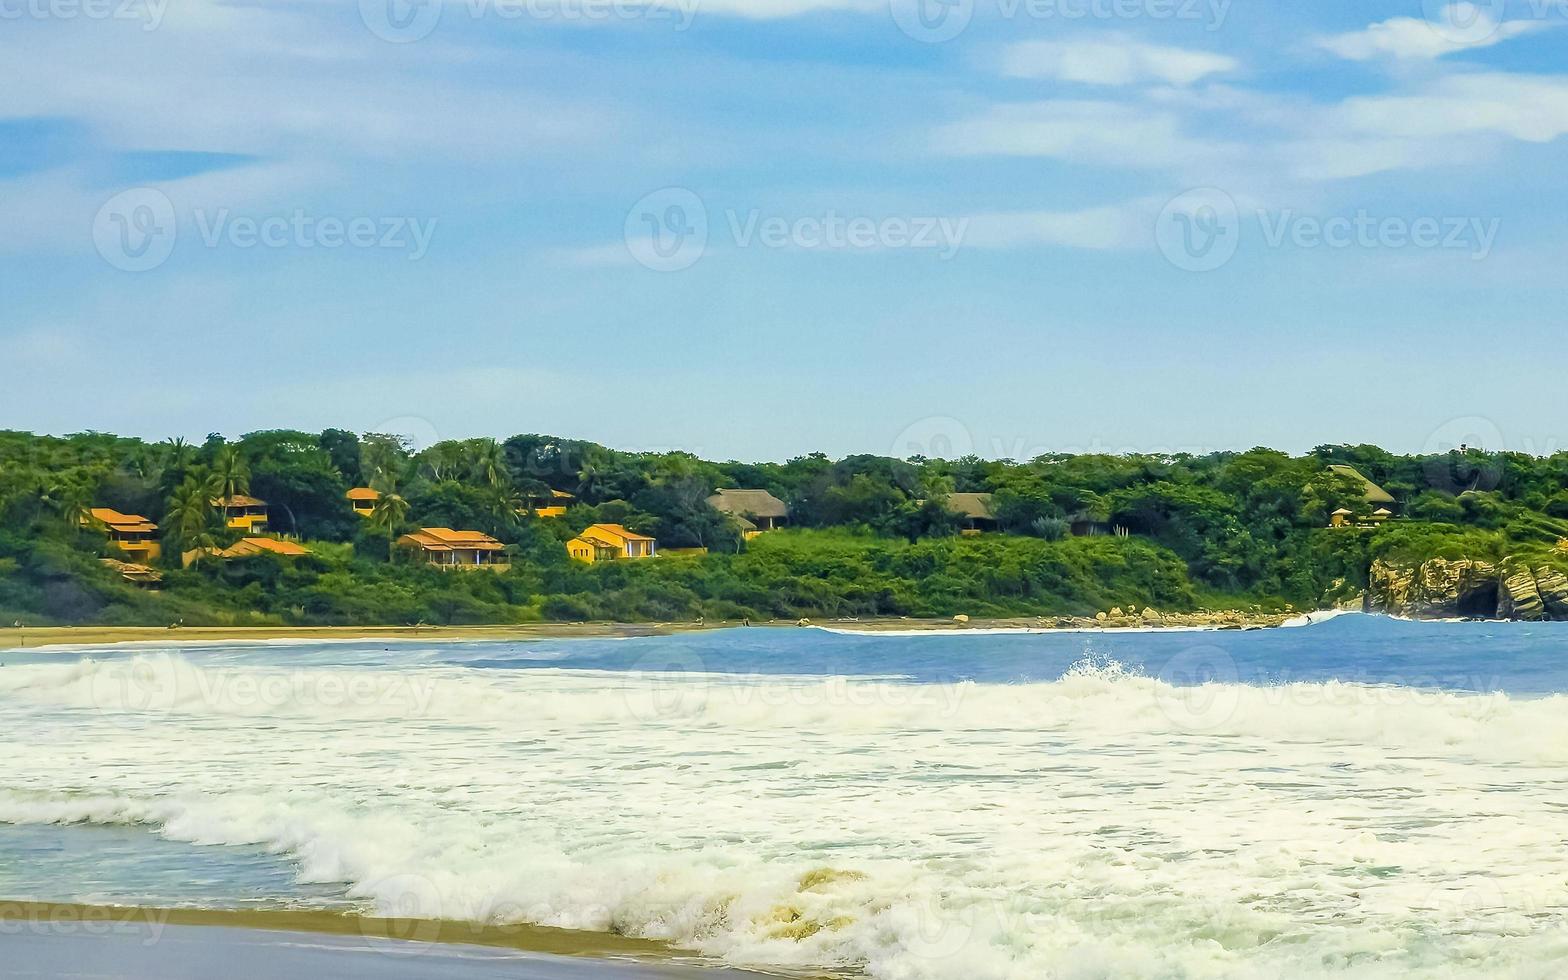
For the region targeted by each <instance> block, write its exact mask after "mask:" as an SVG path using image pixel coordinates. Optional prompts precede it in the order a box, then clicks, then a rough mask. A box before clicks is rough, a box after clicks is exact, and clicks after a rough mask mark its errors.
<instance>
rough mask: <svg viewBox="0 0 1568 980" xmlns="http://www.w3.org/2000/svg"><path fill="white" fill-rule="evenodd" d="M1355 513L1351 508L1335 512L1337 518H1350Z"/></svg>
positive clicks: (1342, 508)
mask: <svg viewBox="0 0 1568 980" xmlns="http://www.w3.org/2000/svg"><path fill="white" fill-rule="evenodd" d="M1354 513H1355V511H1353V510H1351V509H1350V508H1349V507H1341V508H1340V509H1339V510H1336V511H1334V514H1335V516H1337V517H1349V516H1351V515H1352V514H1354Z"/></svg>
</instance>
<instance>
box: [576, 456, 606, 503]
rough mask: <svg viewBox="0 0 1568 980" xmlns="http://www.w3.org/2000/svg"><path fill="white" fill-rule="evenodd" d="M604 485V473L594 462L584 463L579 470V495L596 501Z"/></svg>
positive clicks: (585, 499)
mask: <svg viewBox="0 0 1568 980" xmlns="http://www.w3.org/2000/svg"><path fill="white" fill-rule="evenodd" d="M603 487H604V474H603V473H601V472H600V471H599V467H597V466H595V465H594V464H592V463H584V464H583V465H582V469H580V470H578V471H577V496H579V497H581V498H582V499H583V500H584V501H587V502H590V503H592V502H596V501H598V499H599V491H600V490H602V489H603Z"/></svg>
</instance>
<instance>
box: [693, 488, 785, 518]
mask: <svg viewBox="0 0 1568 980" xmlns="http://www.w3.org/2000/svg"><path fill="white" fill-rule="evenodd" d="M708 504H709V506H711V507H712V508H713V509H714V510H717V511H722V512H723V513H725V514H737V515H740V516H743V517H788V516H789V505H788V504H786V503H784V501H782V500H780V499H779V498H777V497H775V496H773V494H771V493H769V492H768V491H766V490H720V491H718V492H717V493H715V494H714V495H713V496H711V497H709V498H708Z"/></svg>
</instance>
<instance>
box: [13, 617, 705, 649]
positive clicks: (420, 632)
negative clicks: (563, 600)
mask: <svg viewBox="0 0 1568 980" xmlns="http://www.w3.org/2000/svg"><path fill="white" fill-rule="evenodd" d="M713 625H719V624H713ZM730 625H734V624H730ZM703 628H704V626H703V625H702V624H669V623H624V624H623V623H539V624H530V625H525V626H243V627H242V626H182V627H179V628H177V629H170V628H168V627H163V626H24V627H22V628H20V629H18V628H17V627H14V626H6V627H3V628H0V650H23V649H25V650H31V649H35V648H40V647H50V646H98V645H103V644H110V643H169V642H175V643H201V642H208V643H216V642H223V641H228V640H373V639H389V640H550V639H569V638H571V637H595V636H598V637H603V636H657V635H660V634H665V633H676V632H681V631H685V630H694V629H703Z"/></svg>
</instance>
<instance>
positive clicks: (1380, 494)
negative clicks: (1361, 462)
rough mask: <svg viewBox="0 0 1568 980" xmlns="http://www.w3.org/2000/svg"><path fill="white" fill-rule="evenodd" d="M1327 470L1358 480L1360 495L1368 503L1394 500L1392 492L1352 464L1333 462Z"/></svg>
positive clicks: (1383, 502) (1391, 501) (1382, 502)
mask: <svg viewBox="0 0 1568 980" xmlns="http://www.w3.org/2000/svg"><path fill="white" fill-rule="evenodd" d="M1329 470H1330V471H1332V472H1334V473H1338V474H1339V475H1340V476H1348V477H1350V478H1351V479H1353V480H1360V481H1361V497H1362V499H1363V500H1365V501H1366V502H1367V503H1369V504H1391V503H1393V502H1394V497H1393V494H1391V493H1389V492H1388V491H1387V490H1384V489H1383V488H1382V487H1380V486H1378V485H1377V484H1376V483H1373V482H1372V481H1371V480H1369V479H1367V478H1366V476H1364V475H1363V474H1362V472H1361V471H1360V470H1358V469H1356V468H1355V467H1354V466H1346V465H1345V464H1343V463H1333V464H1330V465H1329Z"/></svg>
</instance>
